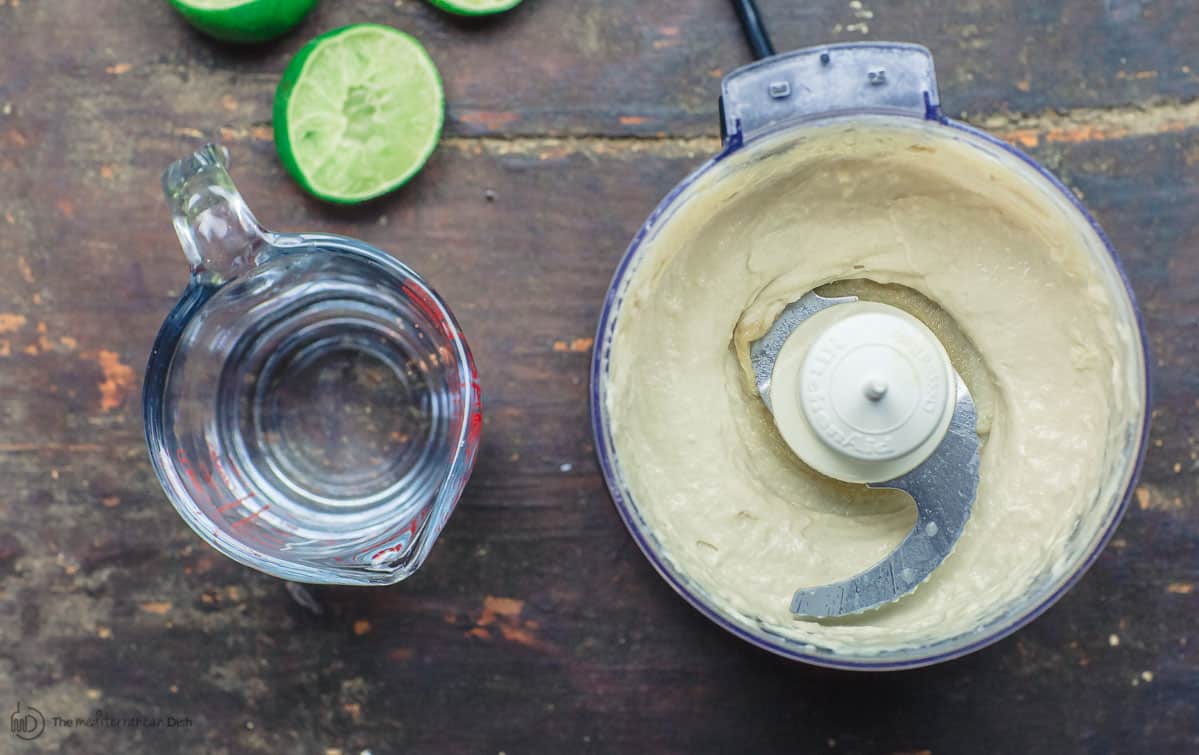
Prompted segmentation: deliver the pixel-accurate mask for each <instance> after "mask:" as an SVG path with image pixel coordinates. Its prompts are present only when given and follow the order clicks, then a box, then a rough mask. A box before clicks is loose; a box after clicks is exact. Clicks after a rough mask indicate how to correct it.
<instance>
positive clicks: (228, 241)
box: [162, 144, 270, 283]
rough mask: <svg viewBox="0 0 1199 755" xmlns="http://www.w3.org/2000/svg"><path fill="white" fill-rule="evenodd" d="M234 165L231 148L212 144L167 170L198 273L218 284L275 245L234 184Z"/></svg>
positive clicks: (171, 200)
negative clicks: (231, 166) (271, 245)
mask: <svg viewBox="0 0 1199 755" xmlns="http://www.w3.org/2000/svg"><path fill="white" fill-rule="evenodd" d="M228 165H229V152H228V150H226V149H225V148H224V147H218V146H216V145H215V144H208V145H206V146H204V147H203V148H202V149H200V150H199V151H197V152H196V153H195V154H193V155H191V156H190V157H185V158H183V159H182V160H177V161H176V162H174V163H172V164H171V166H170V167H169V168H167V169H166V171H165V172H164V173H163V174H162V191H163V193H164V194H166V198H167V204H168V205H169V206H170V208H171V218H172V222H173V223H174V225H175V233H177V234H178V235H179V242H180V243H181V244H182V245H183V253H184V254H185V255H187V261H188V264H189V265H190V266H191V270H192V274H193V275H195V276H197V277H201V278H204V279H205V280H206V281H208V282H214V283H223V282H225V281H227V280H230V279H232V278H235V277H237V276H238V275H239V274H241V273H242V272H244V271H246V270H248V269H250V268H252V267H253V266H254V264H255V257H256V256H257V254H258V253H259V252H260V251H261V250H262V249H263V248H264V247H266V246H269V244H270V242H269V241H268V237H269V235H270V234H269V232H268V231H266V230H265V229H264V228H263V227H262V226H260V225H259V224H258V221H257V220H255V218H254V214H253V213H252V212H250V208H249V207H247V206H246V203H245V200H243V199H242V197H241V194H239V193H238V191H237V187H235V186H234V185H233V179H232V178H230V177H229V173H228V171H227V170H226V168H227V167H228Z"/></svg>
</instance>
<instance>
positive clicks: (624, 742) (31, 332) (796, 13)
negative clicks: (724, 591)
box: [0, 0, 1199, 755]
mask: <svg viewBox="0 0 1199 755" xmlns="http://www.w3.org/2000/svg"><path fill="white" fill-rule="evenodd" d="M761 6H762V10H763V13H764V14H765V15H766V17H767V18H768V19H769V21H770V23H771V27H772V31H773V36H774V37H775V42H776V44H777V45H778V47H779V48H780V49H788V48H793V47H800V46H805V45H811V44H817V43H823V42H829V41H853V40H862V39H898V40H906V41H914V42H920V43H923V44H925V45H928V46H929V47H930V48H932V50H933V53H934V55H935V56H936V61H937V64H938V74H939V79H940V82H941V87H942V100H943V102H944V103H945V104H946V109H947V112H948V113H950V114H951V115H954V116H956V117H962V118H964V119H965V120H967V121H969V122H970V123H973V124H976V125H979V126H982V127H984V128H987V129H989V130H991V131H993V132H996V133H998V134H1000V135H1001V136H1003V137H1005V138H1007V139H1009V140H1010V141H1012V142H1014V143H1016V144H1018V145H1020V146H1021V147H1023V148H1025V149H1026V150H1028V151H1029V152H1030V153H1031V154H1032V155H1033V156H1034V157H1036V158H1037V159H1038V160H1040V161H1042V162H1043V163H1045V164H1046V165H1047V166H1049V167H1050V168H1051V169H1052V170H1054V171H1056V172H1057V173H1058V175H1059V176H1061V177H1062V178H1063V180H1064V181H1065V182H1066V183H1067V184H1069V185H1070V186H1071V187H1072V188H1074V189H1075V190H1076V191H1077V192H1078V194H1079V195H1080V196H1081V197H1082V198H1083V199H1084V201H1085V202H1086V204H1087V205H1088V206H1089V207H1090V208H1091V209H1092V210H1093V211H1094V213H1095V215H1096V216H1097V217H1098V219H1099V220H1100V222H1101V223H1102V224H1103V225H1104V227H1105V228H1106V230H1107V232H1108V233H1109V234H1110V236H1111V238H1112V240H1113V241H1114V243H1115V245H1116V246H1117V247H1118V248H1119V249H1120V250H1121V253H1122V255H1123V260H1124V263H1125V265H1126V268H1127V271H1128V275H1129V277H1130V278H1131V280H1132V284H1133V287H1134V288H1135V290H1136V293H1137V296H1138V297H1139V299H1140V302H1141V306H1142V307H1143V309H1144V313H1145V318H1146V321H1147V326H1148V331H1149V337H1150V340H1151V345H1152V349H1153V353H1154V368H1155V372H1154V377H1153V390H1154V397H1153V415H1154V420H1153V429H1152V437H1151V440H1150V453H1149V455H1148V458H1147V461H1146V464H1145V469H1144V473H1143V475H1142V478H1141V483H1140V486H1139V487H1138V488H1137V490H1136V494H1135V498H1134V500H1133V505H1132V506H1131V507H1130V510H1129V512H1128V515H1127V516H1126V518H1125V520H1124V522H1123V524H1122V525H1121V526H1120V529H1119V531H1118V532H1117V533H1116V537H1115V539H1114V540H1113V541H1112V543H1111V545H1110V546H1109V547H1108V548H1107V550H1106V552H1104V554H1103V555H1102V557H1101V558H1100V559H1099V561H1098V562H1097V564H1096V565H1095V566H1094V567H1093V568H1092V569H1091V571H1090V573H1089V574H1088V575H1087V577H1086V578H1085V579H1084V580H1083V581H1082V582H1081V583H1080V584H1079V585H1078V586H1077V587H1076V588H1075V589H1074V590H1073V591H1072V592H1071V593H1070V594H1069V595H1067V596H1066V597H1065V598H1064V599H1063V600H1062V601H1061V602H1060V603H1059V604H1058V605H1057V606H1056V607H1054V608H1053V609H1051V610H1050V611H1049V612H1048V613H1047V614H1046V615H1045V616H1043V617H1042V618H1041V619H1039V620H1038V621H1036V622H1035V623H1033V624H1032V625H1031V626H1029V627H1028V628H1026V629H1024V630H1022V631H1021V632H1019V633H1018V634H1017V635H1015V636H1014V637H1011V638H1008V639H1006V640H1004V641H1002V642H1000V643H998V644H997V645H994V646H992V647H990V648H988V649H985V650H983V651H980V652H978V653H975V654H974V655H972V656H970V657H967V658H964V659H961V660H958V661H954V662H951V663H948V664H944V665H942V666H940V667H935V668H930V669H924V670H918V671H912V672H904V673H895V674H883V675H870V674H850V673H841V672H833V671H826V670H820V669H816V668H809V667H806V666H803V665H800V664H797V663H792V662H788V661H785V660H782V659H779V658H776V657H774V656H772V655H769V654H767V653H765V652H763V651H760V650H757V649H755V648H753V647H750V646H748V645H746V644H743V643H741V642H740V641H738V640H736V639H734V638H732V637H731V636H728V635H726V634H725V633H723V632H722V631H721V630H719V629H718V628H716V627H715V626H713V625H711V624H709V623H708V622H707V621H705V620H704V619H703V618H701V617H700V616H699V615H698V614H697V613H696V612H695V611H693V610H692V609H691V608H690V607H688V606H687V605H686V604H685V603H684V602H683V601H682V600H681V599H679V598H677V597H676V596H675V595H674V594H673V593H672V592H671V590H670V588H669V587H668V586H667V585H666V584H665V583H664V582H663V581H662V580H660V579H659V578H658V577H657V576H656V575H655V573H654V572H653V570H652V569H651V568H650V566H649V564H648V562H647V561H646V560H645V559H644V558H643V557H642V556H641V554H640V553H639V552H638V550H637V549H636V547H635V546H634V544H633V541H632V540H631V538H630V537H629V535H628V534H627V532H626V531H625V529H624V527H623V525H622V524H621V523H620V521H619V519H618V517H617V515H616V512H615V511H614V509H613V507H612V505H611V503H610V500H609V497H608V494H607V492H606V490H605V488H604V485H603V482H602V480H601V478H600V475H599V471H598V469H597V463H596V460H595V458H594V448H593V444H592V438H591V431H590V428H589V426H588V417H587V402H586V395H587V379H588V360H589V356H590V355H589V349H590V345H591V340H590V339H591V336H592V335H593V330H594V324H595V322H596V319H597V316H598V314H599V308H600V302H601V298H602V296H603V293H604V291H605V289H606V287H607V285H608V282H609V279H610V276H611V274H612V271H613V269H614V267H615V265H616V262H617V260H618V259H619V257H620V255H621V254H622V252H623V251H624V248H625V246H626V244H627V242H628V240H629V238H630V237H631V236H632V234H633V233H634V231H635V230H636V229H637V228H638V226H639V225H640V224H641V222H642V221H643V220H644V218H645V216H646V215H647V214H648V212H649V210H650V209H651V208H652V207H653V206H654V204H655V203H656V202H657V201H658V199H659V198H660V197H661V196H662V195H663V194H665V193H666V192H667V191H668V190H669V189H670V187H671V186H672V185H673V184H674V183H676V182H677V181H678V180H679V179H680V178H681V177H682V176H683V175H685V174H686V173H687V172H688V171H689V170H691V169H692V168H693V167H694V166H696V165H697V164H698V163H699V162H700V161H701V160H702V159H704V158H705V156H707V155H709V154H711V153H713V152H714V151H715V150H716V149H717V146H718V142H717V138H716V137H717V134H718V128H717V118H716V97H717V93H718V85H719V80H720V76H721V75H722V74H723V73H724V72H727V71H729V70H731V69H732V68H735V67H736V66H738V65H741V64H743V63H745V62H747V61H748V51H747V49H746V47H745V45H744V42H743V41H742V38H741V36H740V32H739V29H738V28H737V26H736V24H735V19H734V16H733V13H732V11H731V10H730V8H729V6H728V3H727V2H726V0H674V1H673V2H646V1H645V0H573V1H568V0H527V2H525V3H524V5H523V6H522V7H520V8H519V9H518V10H516V11H515V12H513V13H511V14H509V15H508V16H506V17H503V18H498V19H494V20H491V21H486V22H482V23H464V22H461V21H456V20H454V19H452V18H450V17H447V16H445V15H443V14H441V13H440V12H438V11H436V10H434V9H432V8H431V7H429V6H428V5H426V4H425V3H424V2H421V0H398V1H396V2H390V1H383V0H378V1H376V2H366V1H365V0H360V1H358V2H350V1H349V0H345V1H337V0H324V2H322V3H321V4H320V6H319V7H318V9H317V10H316V12H315V13H314V14H313V15H312V16H311V17H310V18H309V19H308V20H307V21H306V22H305V24H304V25H303V26H302V28H301V29H300V30H298V31H297V32H296V33H294V34H292V35H290V36H288V37H286V38H284V39H283V40H281V41H278V42H276V43H272V44H268V45H265V46H259V47H253V48H244V49H237V48H230V47H226V46H221V45H218V44H215V43H213V42H211V41H209V40H207V39H205V38H203V37H201V36H199V35H198V34H196V33H194V32H193V31H191V30H190V29H189V28H188V27H186V26H185V25H184V24H183V23H182V22H181V20H180V19H179V18H178V17H177V16H176V15H175V14H174V12H173V11H172V10H171V9H170V7H169V6H168V5H167V3H166V2H164V1H163V0H125V1H124V2H118V0H0V481H2V484H0V709H3V710H2V712H4V713H8V712H11V711H14V710H15V709H16V706H17V704H18V703H21V705H22V706H33V707H36V708H37V709H38V710H40V711H41V712H43V714H44V715H45V716H46V717H47V718H48V719H51V722H50V725H49V726H48V728H47V730H46V732H45V734H44V735H43V736H41V737H40V738H38V739H37V740H35V741H32V742H24V741H21V740H19V739H16V738H14V737H12V736H11V735H10V734H9V732H7V731H5V732H0V752H2V753H9V752H12V753H21V752H36V751H44V752H65V753H122V754H124V753H129V754H136V753H164V752H184V753H243V752H244V753H309V752H311V753H343V754H345V755H349V754H350V753H355V754H357V753H360V752H362V751H363V750H369V751H370V752H372V753H375V755H379V754H380V753H400V752H429V753H451V754H452V753H497V752H505V753H509V755H514V754H517V753H573V752H580V753H588V752H597V753H600V752H655V753H656V752H662V753H707V752H713V753H716V752H747V753H766V752H808V753H823V752H828V753H855V752H863V753H898V752H932V753H937V754H938V755H940V754H941V753H961V752H971V751H977V752H1014V753H1015V752H1018V753H1074V752H1086V753H1108V752H1128V753H1174V752H1177V753H1181V752H1188V751H1189V752H1196V751H1197V750H1199V635H1197V633H1196V630H1195V626H1196V620H1197V619H1199V473H1197V472H1199V461H1197V459H1199V364H1197V363H1196V362H1197V359H1199V349H1197V345H1196V335H1197V327H1199V101H1196V99H1195V98H1196V96H1197V95H1199V14H1196V12H1195V11H1196V8H1195V6H1194V3H1193V2H1192V1H1191V0H1154V1H1153V2H1149V1H1148V0H1144V1H1142V0H1054V1H1053V2H1044V1H1043V0H959V2H955V3H942V2H937V1H936V0H904V1H903V2H889V3H882V2H879V1H878V0H861V2H846V1H845V0H805V1H804V2H787V1H786V0H761ZM361 21H373V22H378V23H385V24H391V25H394V26H397V27H399V28H401V29H405V30H407V31H409V32H411V33H413V34H415V35H416V36H417V37H419V38H420V39H422V40H423V41H424V42H425V44H426V45H427V46H428V48H429V50H430V52H431V54H432V56H433V58H434V59H435V60H436V61H437V63H438V65H439V66H440V68H441V71H442V74H443V76H444V79H445V82H446V89H447V96H448V122H447V133H446V137H445V139H444V140H443V143H442V145H441V147H440V148H439V149H438V151H437V153H436V154H435V155H434V156H433V159H432V161H431V162H430V163H429V165H428V167H427V168H426V169H425V171H424V172H423V173H422V174H421V175H420V176H419V178H418V179H417V180H415V181H414V182H413V183H412V184H410V185H409V186H408V187H406V188H405V189H403V190H401V191H399V192H396V193H395V194H394V195H392V196H390V197H387V198H385V199H383V200H380V201H377V202H374V203H371V204H369V205H366V206H363V207H358V208H350V209H346V208H341V209H339V208H335V207H329V206H326V205H323V204H321V203H319V202H317V201H314V200H312V199H310V198H308V197H306V196H304V195H303V194H302V193H301V192H300V191H299V190H298V189H297V188H296V186H295V185H294V184H293V183H292V181H291V180H290V179H289V178H288V177H287V176H286V175H285V173H284V171H283V169H282V168H281V166H280V164H279V162H278V160H277V158H276V155H275V151H274V145H273V143H272V132H271V124H270V113H271V110H270V108H271V100H272V95H273V91H274V87H275V85H276V82H277V80H278V77H279V74H280V72H281V71H282V70H283V68H284V66H285V65H286V63H287V61H288V60H289V58H290V56H291V55H292V54H293V53H294V52H295V51H296V50H297V49H298V48H299V47H300V46H301V45H302V44H303V43H304V41H306V40H307V39H308V38H311V37H312V36H314V35H315V34H317V33H319V32H322V31H324V30H327V29H331V28H334V27H336V26H340V25H343V24H348V23H353V22H361ZM209 140H213V141H219V142H222V143H224V144H226V145H227V146H228V147H229V149H230V150H231V152H232V156H233V174H234V177H235V179H236V180H237V182H238V184H239V187H240V188H241V190H242V192H243V193H244V194H245V195H246V197H247V198H248V200H249V202H250V204H251V206H252V207H253V208H254V210H255V211H256V213H257V214H258V217H259V218H260V219H261V220H263V222H264V223H266V224H267V225H269V226H271V227H274V228H278V229H288V230H323V231H331V232H335V233H343V234H347V235H351V236H357V237H360V238H363V239H365V240H366V241H368V242H370V243H373V244H376V245H378V246H380V247H382V248H385V249H388V250H390V251H392V252H394V253H395V254H396V255H397V256H399V257H400V258H402V259H404V260H406V261H407V262H409V263H410V264H411V265H412V266H413V267H415V268H416V269H417V270H419V271H420V272H421V273H422V274H424V275H425V276H426V277H427V278H428V279H429V280H430V281H431V282H432V284H433V285H434V286H435V287H437V288H438V290H440V291H441V293H442V294H443V295H444V296H445V297H446V299H448V301H450V302H451V303H452V305H453V307H454V308H455V310H456V313H457V315H458V316H459V319H460V320H461V322H462V324H463V326H464V327H465V329H466V331H467V333H468V334H469V336H470V338H471V343H472V345H473V348H474V351H475V355H476V357H477V361H478V367H479V371H480V373H481V378H482V381H483V384H484V389H485V393H486V404H487V418H486V427H485V432H484V444H483V449H482V452H481V455H480V459H479V463H478V467H477V468H476V471H475V474H474V478H473V480H472V483H471V485H470V487H469V489H468V491H467V493H466V495H465V498H464V499H463V500H462V503H461V505H460V507H459V509H458V511H457V513H456V514H455V516H454V518H453V520H452V521H451V522H450V525H449V527H448V528H447V530H446V532H445V533H444V535H443V537H442V539H441V541H440V542H439V543H438V545H437V547H436V548H435V549H434V552H433V555H432V557H431V558H430V560H429V561H428V563H427V564H426V565H425V567H424V568H423V570H422V571H421V572H420V573H419V574H417V575H416V576H415V577H413V578H412V579H410V580H409V581H407V582H405V583H402V584H400V585H397V586H395V587H391V588H385V589H336V588H316V589H313V590H312V593H313V595H314V596H315V597H316V598H317V600H318V601H319V603H320V605H321V606H322V612H321V613H320V614H319V615H317V614H314V613H312V612H310V611H309V610H306V609H305V608H303V607H301V606H300V605H298V604H297V603H296V602H294V601H293V600H292V599H291V598H290V597H289V594H288V592H287V591H286V590H285V589H284V585H283V583H282V582H279V581H277V580H274V579H271V578H268V577H265V576H262V575H260V574H258V573H256V572H252V571H250V570H247V569H244V568H241V567H239V566H237V565H235V564H234V563H233V562H231V561H229V560H227V559H225V558H223V557H221V556H219V555H217V554H216V553H214V552H213V551H212V550H210V549H209V548H208V547H207V546H205V545H204V544H203V543H201V542H200V541H199V540H198V539H197V538H196V537H195V536H194V535H193V534H192V533H191V531H190V530H188V529H187V527H186V526H185V525H184V523H183V522H182V520H181V519H180V518H179V517H178V516H177V515H176V513H175V511H174V510H173V509H172V508H171V506H170V505H169V504H168V502H167V500H166V498H165V496H164V495H163V493H162V492H161V490H160V489H159V486H158V484H157V482H156V481H155V478H154V474H153V472H152V470H151V467H150V464H149V462H148V460H147V456H146V451H145V448H144V444H143V438H142V423H141V407H140V401H139V391H140V386H141V373H142V368H143V365H144V364H145V362H146V357H147V354H148V351H149V347H150V344H151V341H152V339H153V337H154V334H155V332H156V329H157V327H158V325H159V323H160V321H161V320H162V318H163V317H164V315H165V314H166V313H167V311H168V310H169V309H170V307H171V305H172V303H173V302H174V300H175V298H176V297H177V296H178V295H179V293H180V291H181V290H182V288H183V286H184V285H185V283H186V277H187V276H186V268H185V266H184V260H183V257H182V254H181V252H180V251H179V248H178V245H177V243H176V241H175V239H174V236H173V234H172V231H171V227H170V223H169V220H168V217H167V213H166V208H165V205H164V203H163V201H162V199H161V197H160V195H159V188H158V175H159V172H160V171H161V170H162V168H163V167H164V166H165V165H166V164H167V163H168V162H170V161H171V160H172V159H174V158H177V157H179V156H181V155H184V154H186V153H188V152H190V151H191V150H193V149H194V148H196V147H197V146H199V145H200V144H202V143H204V142H206V141H209ZM492 193H493V194H492ZM489 195H490V199H489ZM97 710H100V711H103V712H104V713H105V714H107V715H108V716H112V717H127V716H138V717H144V718H148V719H154V718H163V719H166V718H167V717H168V716H172V717H175V718H177V719H187V720H189V721H190V726H175V727H170V728H166V727H163V728H145V727H138V728H130V727H121V728H117V727H111V726H110V727H104V726H97V727H88V726H86V725H83V726H76V727H66V726H63V725H58V726H55V725H53V720H52V717H53V716H59V717H60V718H63V719H74V718H76V717H83V718H87V717H92V716H94V712H95V711H97Z"/></svg>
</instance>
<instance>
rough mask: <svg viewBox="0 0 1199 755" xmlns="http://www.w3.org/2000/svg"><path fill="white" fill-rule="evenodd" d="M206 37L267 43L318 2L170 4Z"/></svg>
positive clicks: (191, 0) (177, 0)
mask: <svg viewBox="0 0 1199 755" xmlns="http://www.w3.org/2000/svg"><path fill="white" fill-rule="evenodd" d="M170 3H171V5H173V6H175V8H176V10H178V11H179V12H180V13H182V14H183V17H184V18H186V19H187V20H188V22H190V23H191V25H192V26H194V27H196V28H197V29H199V30H200V31H202V32H204V33H205V34H209V35H211V36H213V37H216V38H217V39H223V40H225V41H226V42H265V41H266V40H268V39H274V38H275V37H278V36H279V35H281V34H284V33H286V32H288V31H290V30H291V29H293V28H294V27H295V26H296V25H297V24H299V23H300V22H301V21H303V20H304V16H307V15H308V11H310V10H312V6H314V5H316V0H170Z"/></svg>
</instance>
